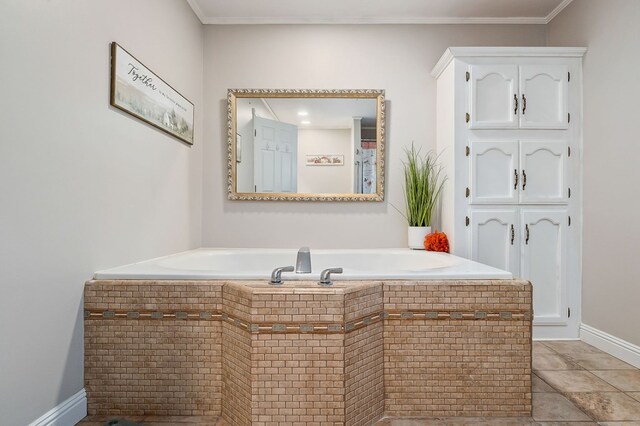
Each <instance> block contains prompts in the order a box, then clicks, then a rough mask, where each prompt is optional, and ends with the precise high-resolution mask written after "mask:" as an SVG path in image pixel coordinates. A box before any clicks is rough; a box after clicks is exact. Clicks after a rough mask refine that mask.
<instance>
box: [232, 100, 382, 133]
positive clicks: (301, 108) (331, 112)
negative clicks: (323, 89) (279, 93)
mask: <svg viewBox="0 0 640 426" xmlns="http://www.w3.org/2000/svg"><path fill="white" fill-rule="evenodd" d="M251 108H255V109H256V114H257V115H258V116H259V117H262V118H269V119H272V120H278V121H281V122H283V123H290V124H294V125H296V126H298V127H299V128H300V129H350V128H351V126H352V125H353V117H362V125H363V126H365V127H366V126H375V125H376V100H375V99H335V98H329V99H325V98H322V99H317V98H268V99H264V98H238V115H243V116H246V115H247V111H250V110H251ZM300 113H303V114H305V115H300ZM249 114H250V113H249ZM249 117H250V115H249Z"/></svg>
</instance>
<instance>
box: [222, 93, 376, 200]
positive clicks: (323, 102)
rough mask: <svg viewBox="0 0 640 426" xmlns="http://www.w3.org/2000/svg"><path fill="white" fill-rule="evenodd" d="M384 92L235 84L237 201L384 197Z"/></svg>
mask: <svg viewBox="0 0 640 426" xmlns="http://www.w3.org/2000/svg"><path fill="white" fill-rule="evenodd" d="M384 114H385V103H384V90H263V89H230V90H229V91H228V96H227V119H228V120H227V138H228V179H227V182H228V193H229V195H228V196H229V199H230V200H272V201H285V200H287V201H382V200H384V144H385V129H384V126H385V118H384Z"/></svg>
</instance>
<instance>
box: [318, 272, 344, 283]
mask: <svg viewBox="0 0 640 426" xmlns="http://www.w3.org/2000/svg"><path fill="white" fill-rule="evenodd" d="M341 273H342V268H328V269H324V270H323V271H322V272H321V273H320V282H319V283H318V284H320V285H327V286H328V285H333V283H332V282H331V274H341Z"/></svg>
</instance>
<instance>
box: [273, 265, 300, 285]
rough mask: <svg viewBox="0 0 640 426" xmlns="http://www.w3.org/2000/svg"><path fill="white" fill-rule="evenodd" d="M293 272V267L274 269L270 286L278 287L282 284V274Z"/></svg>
mask: <svg viewBox="0 0 640 426" xmlns="http://www.w3.org/2000/svg"><path fill="white" fill-rule="evenodd" d="M294 270H295V268H294V267H293V266H280V267H278V268H276V269H274V270H273V272H272V273H271V282H270V284H273V285H280V284H282V276H281V275H282V273H283V272H293V271H294Z"/></svg>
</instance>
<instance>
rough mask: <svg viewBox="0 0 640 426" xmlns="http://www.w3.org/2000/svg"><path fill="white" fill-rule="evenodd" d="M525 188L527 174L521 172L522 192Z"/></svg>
mask: <svg viewBox="0 0 640 426" xmlns="http://www.w3.org/2000/svg"><path fill="white" fill-rule="evenodd" d="M526 186H527V172H525V171H524V170H523V171H522V190H523V191H524V188H525V187H526Z"/></svg>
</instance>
